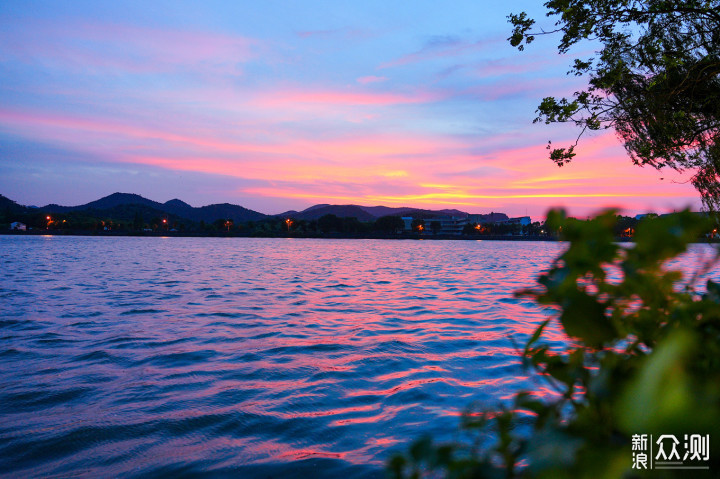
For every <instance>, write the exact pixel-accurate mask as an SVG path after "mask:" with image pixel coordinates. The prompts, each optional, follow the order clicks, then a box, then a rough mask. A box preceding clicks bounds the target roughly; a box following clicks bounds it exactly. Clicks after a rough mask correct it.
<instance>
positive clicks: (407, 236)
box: [0, 230, 720, 244]
mask: <svg viewBox="0 0 720 479" xmlns="http://www.w3.org/2000/svg"><path fill="white" fill-rule="evenodd" d="M0 235H4V236H93V237H128V238H289V239H340V240H364V239H377V240H418V241H424V240H431V241H520V242H527V241H543V242H558V241H564V240H562V239H559V238H557V237H553V236H519V235H515V236H512V235H440V234H438V235H433V234H418V233H401V234H344V233H327V234H307V233H303V234H292V233H291V234H287V233H285V234H267V235H258V234H243V233H224V234H223V233H219V232H218V233H217V234H208V233H197V232H182V231H171V232H131V231H77V230H76V231H57V230H54V231H47V230H32V231H2V232H0ZM615 242H617V243H632V242H634V240H633V239H632V238H625V237H616V238H615ZM693 243H696V244H703V243H707V244H717V243H720V238H712V239H711V238H706V239H698V240H697V241H694V242H693Z"/></svg>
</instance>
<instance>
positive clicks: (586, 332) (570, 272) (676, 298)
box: [389, 211, 720, 478]
mask: <svg viewBox="0 0 720 479" xmlns="http://www.w3.org/2000/svg"><path fill="white" fill-rule="evenodd" d="M617 220H618V217H617V216H616V214H615V212H614V211H610V212H607V213H605V214H603V215H601V216H599V217H597V218H595V219H593V220H590V221H578V220H572V219H568V218H566V217H565V214H564V212H562V211H553V212H551V213H550V214H549V216H548V221H547V225H548V227H550V228H553V229H555V230H561V231H562V234H563V236H564V239H566V240H567V241H569V247H568V249H567V250H566V251H565V252H564V253H563V254H562V255H561V256H560V257H558V258H557V259H556V260H555V262H554V263H553V265H552V267H551V268H550V269H549V270H548V271H547V272H545V273H543V274H541V275H540V277H539V279H538V283H539V286H538V287H537V288H536V289H531V290H525V291H521V292H519V293H518V295H519V296H522V297H530V298H533V299H534V300H535V301H537V302H538V303H539V304H541V305H547V306H548V307H550V308H552V309H553V310H555V311H556V314H555V315H554V316H553V317H551V318H550V319H548V320H546V321H544V322H543V323H542V324H540V325H539V327H538V328H537V329H536V331H535V332H534V334H533V335H532V336H531V337H530V338H529V340H528V341H527V343H526V345H525V347H524V349H523V350H522V352H521V355H522V359H523V364H524V365H525V366H526V367H527V368H531V369H533V370H534V371H535V372H537V373H539V379H540V380H542V381H543V382H545V383H547V384H548V385H549V386H551V387H552V388H553V389H554V390H555V391H556V395H555V396H554V397H551V398H545V399H539V398H538V397H537V396H536V395H534V394H533V393H532V392H528V391H525V392H520V393H518V394H517V395H516V396H515V397H514V400H513V401H512V403H511V404H509V405H505V406H503V407H501V408H500V409H499V410H495V411H490V410H486V411H479V412H478V411H474V412H472V413H471V414H468V415H466V416H465V419H464V422H463V427H464V430H465V431H467V432H469V433H472V434H474V435H475V436H476V437H477V438H478V440H477V443H479V444H480V445H482V446H483V447H481V448H479V449H478V448H477V446H476V445H464V444H441V445H436V444H434V443H433V442H432V440H431V439H428V438H425V439H422V440H420V441H418V442H417V443H415V444H414V445H413V446H412V447H411V449H410V451H409V453H408V454H407V455H405V456H397V457H395V458H393V459H392V461H391V462H390V464H389V469H390V471H391V472H392V473H393V474H394V476H395V477H421V476H432V477H436V476H445V477H508V478H512V477H543V478H545V477H551V478H566V477H567V478H575V477H592V478H603V477H607V478H615V477H638V476H636V475H635V472H636V471H634V470H633V469H632V448H631V441H632V435H633V434H654V435H656V436H655V437H657V435H660V434H676V435H679V436H678V437H681V438H682V437H683V434H711V443H710V446H711V449H712V450H711V452H710V461H712V462H711V463H710V471H711V472H714V473H715V474H717V471H718V470H720V438H718V437H715V436H717V431H720V284H718V283H715V282H713V281H707V283H706V288H705V289H706V292H704V293H703V294H701V293H699V292H698V291H697V290H696V283H697V282H698V278H699V277H700V276H701V275H702V274H703V273H706V272H707V271H708V269H709V268H710V267H712V266H713V265H714V264H715V263H716V262H717V260H718V255H717V254H716V255H715V257H714V258H713V259H712V260H710V261H708V262H707V263H706V264H705V265H703V267H702V268H700V269H699V270H698V271H696V274H695V275H693V276H692V277H690V278H686V279H685V280H684V282H683V278H682V274H681V273H680V272H679V271H676V270H674V269H672V268H670V267H669V266H668V261H671V260H676V259H677V258H678V255H680V254H682V253H683V252H684V251H685V250H686V247H687V245H688V243H689V242H691V241H694V240H696V239H697V238H698V236H700V235H701V234H702V233H704V232H705V231H707V229H708V228H709V222H710V220H709V219H708V217H706V216H702V215H697V214H693V213H690V212H688V211H686V212H683V213H679V214H675V215H668V216H665V217H659V218H650V219H646V220H643V221H641V222H640V223H639V224H638V226H637V230H636V234H635V241H636V242H635V244H634V245H627V244H618V243H616V242H614V238H615V234H614V228H615V227H616V224H617ZM553 321H556V322H557V323H559V327H560V328H561V329H562V331H563V332H564V333H565V334H566V335H567V336H568V337H569V339H568V341H566V342H565V343H564V345H563V346H562V347H559V346H557V343H555V344H553V343H550V342H548V341H547V335H546V334H545V333H546V329H547V328H548V326H549V325H550V324H551V322H553ZM650 472H651V473H652V477H676V476H674V475H673V474H674V473H678V472H679V473H683V472H685V473H686V472H688V471H683V470H679V471H678V470H676V471H673V470H652V471H650ZM698 474H700V473H698Z"/></svg>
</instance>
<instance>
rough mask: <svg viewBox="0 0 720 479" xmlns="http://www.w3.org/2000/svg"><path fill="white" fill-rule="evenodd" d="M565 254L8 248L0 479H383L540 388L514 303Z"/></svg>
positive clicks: (441, 249) (13, 242) (386, 246)
mask: <svg viewBox="0 0 720 479" xmlns="http://www.w3.org/2000/svg"><path fill="white" fill-rule="evenodd" d="M561 249H562V245H561V244H559V243H530V242H528V243H525V242H470V241H457V242H450V241H380V240H313V239H301V240H298V239H247V238H107V237H105V238H91V237H35V236H34V237H16V236H6V237H0V264H1V265H2V277H1V278H0V308H2V309H1V313H2V317H1V319H0V338H1V342H0V475H1V474H2V473H3V472H4V473H9V474H12V475H21V476H45V475H50V474H57V475H73V476H75V475H80V476H105V477H107V476H119V475H123V476H127V475H130V476H133V475H135V476H160V475H171V474H172V475H194V474H198V473H204V474H209V473H210V474H212V473H214V474H215V475H218V476H224V475H234V474H241V475H243V476H245V477H247V476H256V477H278V476H279V477H293V476H300V477H303V476H309V475H311V476H313V477H322V476H327V477H336V476H340V475H342V476H344V477H368V476H381V475H382V467H383V463H384V461H385V460H386V459H387V457H388V454H390V453H392V451H393V450H397V449H402V448H405V447H406V445H407V442H408V441H410V440H412V439H413V438H417V437H418V436H420V435H421V434H424V433H432V434H435V435H436V436H437V437H439V438H450V437H451V436H452V434H453V431H455V430H456V429H457V423H458V419H457V416H458V414H460V413H461V411H462V410H463V408H464V407H465V406H467V405H468V404H469V403H470V402H472V401H485V402H488V403H491V404H492V403H494V402H496V401H500V400H502V399H503V398H507V397H508V396H509V395H511V394H512V393H513V392H514V391H516V390H517V389H519V388H520V387H527V386H530V385H531V384H534V383H530V382H529V380H528V378H527V377H526V376H525V375H524V374H523V372H522V370H521V368H520V367H519V364H518V361H517V353H516V352H515V350H514V348H513V346H512V343H511V341H510V340H509V339H508V338H509V336H510V335H514V336H515V337H517V338H519V339H520V340H522V338H523V337H525V335H527V334H529V333H531V332H532V331H533V329H534V327H535V325H536V324H537V323H538V322H539V321H542V320H543V319H544V317H545V316H544V314H545V313H544V312H543V311H542V310H541V309H540V308H538V307H537V306H535V305H533V304H532V303H530V302H528V301H525V300H519V299H515V298H513V296H512V293H513V291H515V290H517V289H520V288H523V287H527V286H531V285H533V283H534V280H535V277H536V276H537V274H538V273H539V272H540V271H541V270H542V269H544V268H547V266H548V265H549V263H550V261H551V259H552V258H554V257H555V256H556V255H557V254H558V253H559V252H560V250H561ZM700 253H702V251H701V252H700Z"/></svg>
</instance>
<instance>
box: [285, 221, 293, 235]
mask: <svg viewBox="0 0 720 479" xmlns="http://www.w3.org/2000/svg"><path fill="white" fill-rule="evenodd" d="M285 224H287V228H288V233H289V232H290V225H291V224H292V220H291V219H290V218H288V219H286V220H285Z"/></svg>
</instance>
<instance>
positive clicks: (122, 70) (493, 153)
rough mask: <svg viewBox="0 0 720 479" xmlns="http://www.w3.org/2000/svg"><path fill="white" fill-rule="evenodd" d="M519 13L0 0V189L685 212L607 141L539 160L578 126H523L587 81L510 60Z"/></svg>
mask: <svg viewBox="0 0 720 479" xmlns="http://www.w3.org/2000/svg"><path fill="white" fill-rule="evenodd" d="M408 5H411V7H408ZM522 10H525V11H528V12H529V13H530V14H531V15H534V16H535V17H539V18H541V17H543V11H542V9H541V5H540V4H539V3H531V2H512V3H511V4H507V5H496V4H493V5H490V4H489V2H488V4H484V2H476V1H458V2H454V3H453V5H452V7H451V8H450V7H449V6H448V5H447V4H445V5H442V4H440V3H438V2H429V1H428V2H425V1H416V2H412V4H409V3H401V2H368V1H366V2H347V1H332V2H275V1H266V2H231V1H227V2H221V1H214V2H181V1H174V2H98V1H95V2H83V1H73V2H63V3H60V2H28V1H23V2H19V1H18V2H16V1H6V2H3V3H2V4H1V5H0V154H1V156H0V193H2V194H3V195H5V196H8V197H10V198H12V199H14V200H17V201H18V202H20V203H23V204H36V205H42V204H46V203H51V202H56V203H61V204H68V205H72V204H81V203H85V202H87V201H91V200H94V199H97V198H98V197H101V196H104V195H107V194H110V193H113V192H115V191H122V192H133V193H138V194H141V195H143V196H146V197H148V198H151V199H153V200H156V201H167V200H169V199H171V198H175V197H178V198H181V199H183V200H185V201H187V202H189V203H191V204H193V205H195V206H200V205H204V204H208V203H216V202H231V203H237V204H241V205H243V206H246V207H248V208H252V209H255V210H258V211H261V212H264V213H278V212H280V211H283V210H287V209H291V208H292V209H302V208H304V207H307V206H310V205H312V204H315V203H338V204H347V203H358V204H365V205H378V204H384V205H389V206H399V205H408V206H423V207H457V208H460V209H463V210H465V211H471V212H478V213H482V212H487V211H493V210H494V211H506V212H508V213H509V214H525V212H528V214H530V215H532V216H534V217H540V216H542V215H543V214H544V213H545V211H546V210H547V208H548V207H550V206H565V207H567V208H569V209H570V211H571V213H574V214H578V215H584V214H589V213H591V212H593V211H597V210H598V209H600V208H602V207H605V206H621V207H624V208H625V209H626V212H628V213H635V212H643V211H647V210H654V211H659V212H660V211H667V210H671V209H674V208H679V207H683V206H685V205H688V204H691V205H694V206H695V207H697V206H698V205H699V201H698V200H697V195H696V193H695V192H694V190H693V189H692V187H691V186H690V185H689V184H687V183H686V180H687V175H686V176H681V175H677V174H675V175H673V174H671V173H670V172H657V171H655V170H652V169H647V168H645V169H641V168H638V167H634V166H633V165H631V163H630V160H629V159H628V158H627V157H626V155H625V153H624V151H623V149H622V146H621V145H620V144H619V143H618V141H617V140H616V138H615V136H614V134H612V132H604V133H599V134H596V135H594V136H591V137H588V138H587V139H585V140H583V142H582V143H581V150H580V154H579V155H578V157H577V159H576V160H575V161H574V163H572V164H571V165H568V166H566V167H563V168H562V169H559V168H557V167H556V166H554V164H553V163H552V162H551V161H550V160H549V159H547V152H546V150H545V145H546V144H547V141H548V140H549V139H553V141H554V142H557V143H560V144H562V143H563V142H568V141H570V140H571V139H574V137H575V135H576V134H577V131H575V130H574V129H573V128H572V127H571V126H564V125H552V126H545V125H533V124H532V123H531V120H532V118H533V117H534V111H535V108H536V105H537V104H538V103H539V101H540V100H541V99H542V97H544V96H548V95H563V94H570V93H572V92H573V91H575V90H577V89H579V88H581V87H582V79H577V78H574V77H568V76H567V75H566V74H565V72H566V71H567V70H568V66H569V64H570V57H562V56H560V55H558V54H557V53H556V51H555V48H554V45H555V44H554V42H555V41H556V39H540V40H539V41H537V42H536V43H534V44H533V45H532V46H531V47H530V48H528V49H526V51H525V52H518V51H516V50H515V49H513V48H512V47H510V46H509V44H508V43H507V41H506V38H507V37H508V36H509V33H510V25H509V24H508V23H507V19H506V17H507V15H508V14H509V13H511V12H519V11H522ZM544 21H545V22H546V24H547V20H544ZM581 48H584V49H585V51H582V50H579V51H578V52H576V53H580V54H589V53H591V52H592V46H591V45H584V46H582V47H581ZM661 177H662V178H664V180H660V178H661Z"/></svg>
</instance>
